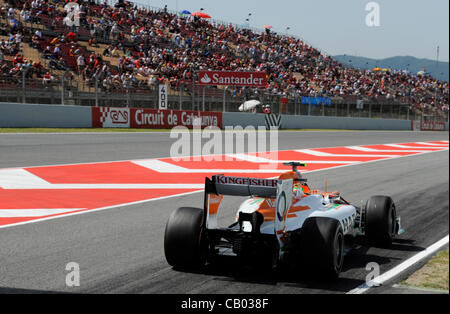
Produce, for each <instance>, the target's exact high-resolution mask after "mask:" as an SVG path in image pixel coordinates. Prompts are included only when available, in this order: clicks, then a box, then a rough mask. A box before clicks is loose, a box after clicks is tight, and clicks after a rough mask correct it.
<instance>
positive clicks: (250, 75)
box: [198, 71, 267, 88]
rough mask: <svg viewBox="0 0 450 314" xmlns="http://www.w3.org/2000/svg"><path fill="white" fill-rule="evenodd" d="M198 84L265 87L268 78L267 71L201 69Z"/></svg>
mask: <svg viewBox="0 0 450 314" xmlns="http://www.w3.org/2000/svg"><path fill="white" fill-rule="evenodd" d="M198 84H199V85H222V86H247V87H259V88H263V87H266V85H267V78H266V72H223V71H200V72H199V73H198Z"/></svg>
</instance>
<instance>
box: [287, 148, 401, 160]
mask: <svg viewBox="0 0 450 314" xmlns="http://www.w3.org/2000/svg"><path fill="white" fill-rule="evenodd" d="M294 151H295V152H297V153H302V154H308V155H313V156H319V157H367V158H370V157H380V158H381V157H383V158H391V157H400V156H401V155H391V154H390V155H365V154H332V153H326V152H320V151H317V150H312V149H298V150H294Z"/></svg>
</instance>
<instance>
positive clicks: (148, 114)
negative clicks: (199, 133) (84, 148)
mask: <svg viewBox="0 0 450 314" xmlns="http://www.w3.org/2000/svg"><path fill="white" fill-rule="evenodd" d="M194 124H195V125H199V124H201V126H202V128H205V127H209V126H212V127H218V128H222V126H223V124H222V113H221V112H210V111H200V112H199V111H186V110H158V109H138V108H110V107H92V127H94V128H133V129H171V128H173V127H176V126H185V127H187V128H192V127H193V125H194Z"/></svg>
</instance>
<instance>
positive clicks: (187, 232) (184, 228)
mask: <svg viewBox="0 0 450 314" xmlns="http://www.w3.org/2000/svg"><path fill="white" fill-rule="evenodd" d="M203 216H204V214H203V210H202V209H200V208H192V207H182V208H179V209H177V210H176V211H175V212H173V213H172V215H171V216H170V218H169V220H168V221H167V225H166V231H165V235H164V253H165V255H166V260H167V262H168V263H169V264H170V265H171V266H173V267H175V268H180V269H197V268H200V267H202V266H204V265H205V263H206V256H207V244H206V243H207V241H206V238H205V234H204V232H203V230H202V224H203V218H204V217H203Z"/></svg>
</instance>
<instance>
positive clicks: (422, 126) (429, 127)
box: [411, 121, 446, 131]
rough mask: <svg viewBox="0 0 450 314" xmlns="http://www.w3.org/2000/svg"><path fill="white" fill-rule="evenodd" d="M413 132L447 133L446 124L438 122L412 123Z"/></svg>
mask: <svg viewBox="0 0 450 314" xmlns="http://www.w3.org/2000/svg"><path fill="white" fill-rule="evenodd" d="M411 130H412V131H446V126H445V123H444V122H437V121H411Z"/></svg>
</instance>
